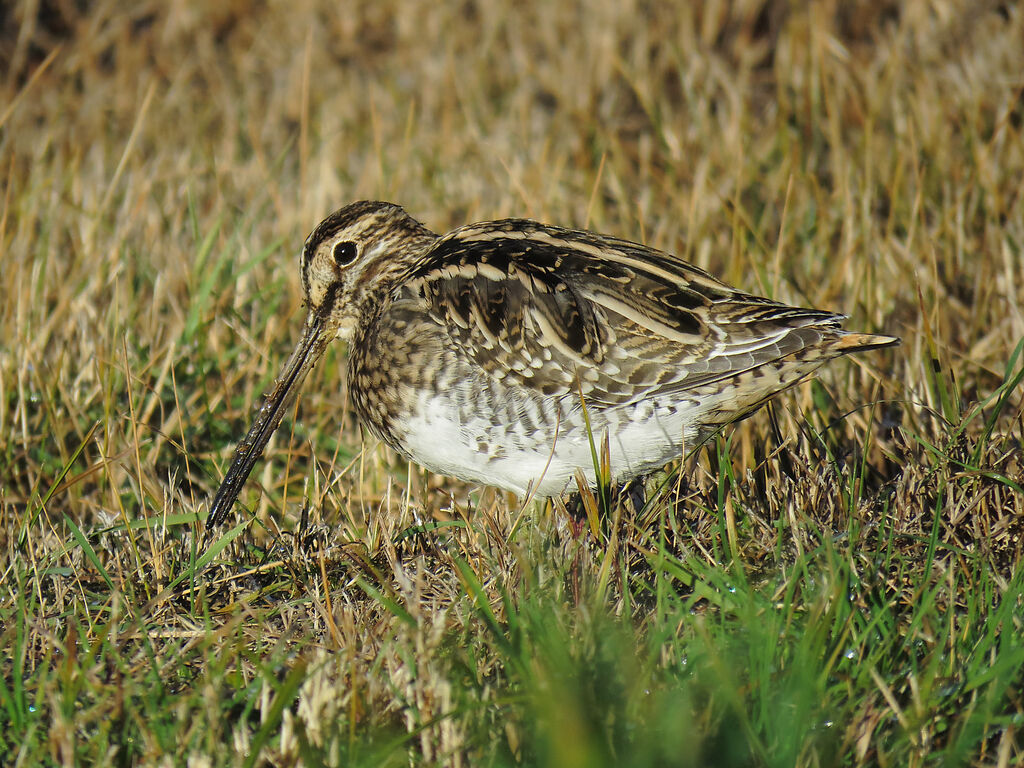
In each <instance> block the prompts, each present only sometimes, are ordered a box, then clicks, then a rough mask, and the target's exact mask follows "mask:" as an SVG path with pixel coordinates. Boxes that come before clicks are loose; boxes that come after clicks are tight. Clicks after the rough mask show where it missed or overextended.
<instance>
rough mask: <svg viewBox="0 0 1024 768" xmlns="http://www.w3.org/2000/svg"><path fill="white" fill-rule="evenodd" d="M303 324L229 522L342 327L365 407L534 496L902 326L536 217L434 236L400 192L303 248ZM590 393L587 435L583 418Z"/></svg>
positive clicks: (396, 434)
mask: <svg viewBox="0 0 1024 768" xmlns="http://www.w3.org/2000/svg"><path fill="white" fill-rule="evenodd" d="M301 268H302V287H303V290H304V292H305V296H306V307H307V310H308V314H307V316H306V323H305V328H304V330H303V334H302V339H301V340H300V341H299V344H298V346H297V347H296V349H295V351H294V352H293V353H292V356H291V357H290V358H289V360H288V362H287V363H285V366H284V369H283V370H282V371H281V374H280V376H279V377H278V380H277V384H276V385H275V387H274V389H273V391H272V392H271V393H270V394H269V395H268V396H267V398H266V401H265V402H264V405H263V408H262V409H261V411H260V413H259V415H258V416H257V418H256V421H255V423H254V424H253V425H252V428H251V429H250V430H249V433H248V434H247V435H246V436H245V438H244V439H243V440H242V442H241V443H239V445H238V448H237V450H236V453H235V457H234V461H233V462H232V464H231V467H230V469H229V470H228V473H227V475H226V476H225V478H224V481H223V483H222V484H221V486H220V488H219V490H218V491H217V495H216V497H215V498H214V501H213V504H212V506H211V508H210V515H209V518H208V520H207V525H208V526H214V525H217V524H219V523H220V522H221V521H222V520H223V519H224V517H225V515H226V514H227V512H228V510H229V509H230V508H231V506H232V504H233V503H234V501H235V499H236V498H237V496H238V494H239V492H240V490H241V488H242V484H243V483H244V482H245V480H246V478H247V477H248V476H249V473H250V472H251V471H252V468H253V465H254V464H255V463H256V461H257V460H258V459H259V457H260V455H261V454H262V452H263V449H264V447H265V446H266V444H267V441H268V440H269V439H270V436H271V435H272V434H273V432H274V430H275V429H277V426H278V424H280V422H281V419H282V417H283V415H284V413H285V411H286V410H287V409H288V407H289V405H290V404H291V403H292V402H293V401H294V398H295V397H296V394H297V393H298V390H299V386H300V384H301V383H302V381H303V379H304V378H305V377H306V375H307V374H308V373H309V371H310V369H311V368H312V367H313V366H314V365H315V364H316V362H317V361H318V360H319V359H320V358H321V356H322V355H323V353H324V350H325V349H326V348H327V345H328V344H330V342H331V341H333V340H334V339H336V338H340V339H343V340H345V341H347V342H349V363H348V377H349V378H348V381H349V389H350V392H351V397H352V402H353V403H354V405H355V409H356V413H357V414H358V416H359V419H360V420H361V421H362V423H363V424H364V425H365V426H366V427H367V428H368V429H369V430H370V431H371V432H372V433H373V434H374V435H376V436H377V437H379V438H380V439H381V440H383V441H384V442H386V443H387V444H388V445H390V446H391V447H392V448H394V449H395V450H396V451H398V452H399V453H401V454H402V455H404V456H406V457H408V458H410V459H412V460H413V461H415V462H416V463H418V464H420V465H422V466H424V467H426V468H427V469H429V470H431V471H433V472H437V473H440V474H444V475H451V476H453V477H457V478H460V479H462V480H467V481H470V482H474V483H481V484H485V485H493V486H497V487H499V488H503V489H506V490H509V491H513V492H515V493H517V494H519V495H521V496H522V495H525V494H527V493H528V492H536V493H538V494H540V495H554V494H559V493H561V492H562V491H564V490H565V489H566V487H567V486H568V485H569V484H570V483H572V482H574V481H573V477H574V474H575V472H576V470H577V469H582V470H583V471H584V473H585V474H586V475H587V476H588V477H591V478H592V477H593V474H594V469H593V462H592V458H591V456H592V454H591V435H593V436H594V437H595V438H600V437H601V436H603V435H604V434H605V433H606V432H607V434H608V436H609V439H610V447H611V466H612V469H613V471H614V473H615V479H616V480H617V481H625V480H628V479H630V478H632V477H635V476H637V475H640V474H643V473H645V472H649V471H651V470H654V469H656V468H659V467H661V466H663V465H664V464H666V463H667V462H668V461H670V460H671V459H673V458H675V457H677V456H678V455H679V453H680V451H681V448H682V446H683V445H684V443H685V444H687V445H693V444H695V442H696V441H697V440H699V439H700V437H701V436H702V435H704V434H706V433H707V432H708V431H709V430H713V429H715V428H717V427H718V426H720V425H721V424H724V423H727V422H730V421H733V420H735V419H737V418H739V417H740V416H743V415H745V414H746V413H748V412H750V411H751V410H753V409H754V408H756V407H757V406H759V405H760V404H762V403H764V402H765V401H766V400H767V399H768V398H770V397H772V396H773V395H775V394H777V393H778V392H780V391H781V390H783V389H786V388H787V387H789V386H792V385H793V384H795V383H796V382H798V381H799V380H800V379H802V378H804V377H805V376H807V375H808V374H810V373H811V372H812V371H814V370H815V369H816V368H818V367H819V366H821V365H822V364H823V363H825V362H826V361H828V360H830V359H832V358H834V357H838V356H840V355H845V354H848V353H850V352H858V351H861V350H866V349H874V348H877V347H887V346H889V345H892V344H896V343H898V342H899V340H898V339H896V338H894V337H891V336H881V335H873V334H862V333H851V332H847V331H844V330H842V328H841V327H840V321H841V320H842V319H843V316H842V315H837V314H834V313H832V312H825V311H822V310H817V309H802V308H799V307H792V306H788V305H786V304H781V303H779V302H776V301H772V300H771V299H766V298H761V297H758V296H752V295H750V294H747V293H743V292H742V291H739V290H737V289H735V288H732V287H730V286H728V285H726V284H724V283H722V282H720V281H719V280H717V279H715V278H714V277H712V276H711V275H709V274H708V273H706V272H704V271H703V270H701V269H698V268H697V267H694V266H692V265H690V264H688V263H686V262H685V261H683V260H682V259H680V258H678V257H676V256H673V255H672V254H669V253H664V252H662V251H657V250H655V249H653V248H648V247H646V246H643V245H639V244H637V243H631V242H629V241H626V240H620V239H617V238H614V237H607V236H604V235H598V234H594V233H592V232H583V231H574V230H569V229H563V228H561V227H554V226H548V225H544V224H538V223H537V222H534V221H529V220H525V219H506V220H502V221H489V222H483V223H480V224H470V225H468V226H465V227H460V228H459V229H456V230H453V231H452V232H449V233H448V234H446V235H443V236H438V235H437V234H435V233H434V232H431V231H430V230H429V229H427V228H426V227H424V226H423V225H422V224H420V223H419V222H418V221H416V220H415V219H413V218H412V217H411V216H409V215H408V214H407V213H406V212H405V211H404V210H403V209H402V208H400V207H399V206H397V205H394V204H391V203H385V202H358V203H353V204H351V205H348V206H346V207H344V208H342V209H341V210H339V211H336V212H335V213H333V214H331V215H330V216H329V217H327V218H326V219H325V220H324V221H323V222H321V223H320V225H319V226H317V228H316V229H315V230H313V233H312V234H311V235H310V236H309V238H308V239H307V240H306V243H305V246H304V247H303V249H302V259H301ZM582 403H585V404H586V409H587V414H588V416H589V421H590V428H591V432H590V433H588V431H587V427H586V423H585V420H584V417H583V407H582Z"/></svg>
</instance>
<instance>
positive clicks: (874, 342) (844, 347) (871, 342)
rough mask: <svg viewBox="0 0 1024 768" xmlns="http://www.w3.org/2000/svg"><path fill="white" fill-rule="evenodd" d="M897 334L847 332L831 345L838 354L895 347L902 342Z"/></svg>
mask: <svg viewBox="0 0 1024 768" xmlns="http://www.w3.org/2000/svg"><path fill="white" fill-rule="evenodd" d="M900 341H901V340H900V339H899V338H898V337H896V336H883V335H882V334H876V333H852V332H847V333H843V334H842V335H841V336H839V337H838V338H837V339H836V340H835V341H833V342H832V344H831V345H830V346H831V347H832V349H833V350H835V353H836V354H837V355H848V354H850V353H851V352H863V351H865V350H868V349H882V348H884V347H893V346H896V345H897V344H899V343H900Z"/></svg>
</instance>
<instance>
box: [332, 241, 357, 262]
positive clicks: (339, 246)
mask: <svg viewBox="0 0 1024 768" xmlns="http://www.w3.org/2000/svg"><path fill="white" fill-rule="evenodd" d="M331 255H332V256H334V263H335V264H337V265H338V266H339V267H347V266H348V265H349V264H351V263H352V262H353V261H355V260H356V256H357V253H356V244H355V243H353V242H352V241H351V240H343V241H342V242H340V243H335V244H334V250H333V251H331Z"/></svg>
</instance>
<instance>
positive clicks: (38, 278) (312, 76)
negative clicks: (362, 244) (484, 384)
mask: <svg viewBox="0 0 1024 768" xmlns="http://www.w3.org/2000/svg"><path fill="white" fill-rule="evenodd" d="M1022 41H1024V13H1022V11H1021V9H1020V8H1019V7H1018V6H1017V5H1016V4H1015V3H988V2H981V3H974V2H966V0H965V1H964V2H962V3H958V2H951V1H950V0H911V2H903V3H901V2H887V1H886V0H861V1H860V2H856V3H847V2H839V0H833V1H832V2H820V3H799V2H794V3H789V2H785V0H777V1H773V0H745V1H744V2H737V3H733V4H730V3H725V2H710V1H709V2H706V3H644V2H630V1H629V0H596V1H593V2H579V3H547V2H540V1H538V2H529V3H524V2H519V3H501V2H497V0H467V1H466V2H460V3H412V2H407V3H403V2H399V1H398V0H372V1H371V0H367V2H339V3H330V2H320V3H318V2H313V1H312V0H309V1H308V2H296V3H285V2H279V3H273V2H272V3H243V2H233V1H232V0H222V1H221V2H214V3H205V2H198V1H196V2H187V1H186V0H177V1H176V2H174V1H172V2H166V1H164V0H160V1H157V0H144V1H143V2H104V1H103V0H100V1H99V2H93V3H76V2H70V1H69V2H42V3H40V2H34V1H33V0H15V2H13V3H5V4H4V6H3V9H2V10H0V179H2V190H0V275H2V286H3V294H2V298H0V573H2V588H0V638H2V643H0V647H2V657H0V658H2V666H0V671H2V675H0V763H3V764H5V765H24V766H29V765H37V764H42V763H49V764H64V765H72V764H106V765H143V764H155V765H174V764H188V765H190V766H207V765H254V764H273V765H295V764H305V765H319V764H328V765H374V766H376V765H394V766H399V765H454V766H480V765H543V766H600V765H629V766H645V765H652V766H653V765H695V766H696V765H716V766H718V765H722V766H728V765H778V766H794V765H798V766H822V765H847V766H861V765H893V766H895V765H900V766H902V765H937V764H941V765H977V766H982V765H984V766H993V765H1000V766H1005V765H1011V764H1020V762H1019V761H1021V760H1022V759H1024V742H1022V738H1021V727H1022V724H1024V723H1022V718H1024V696H1022V694H1021V690H1022V686H1024V643H1022V641H1021V635H1022V632H1024V626H1022V625H1024V606H1022V594H1024V593H1022V587H1024V575H1022V574H1021V567H1020V564H1021V558H1022V552H1021V548H1022V534H1024V490H1022V485H1024V477H1022V475H1024V469H1022V453H1021V451H1022V449H1021V445H1022V439H1024V424H1022V394H1021V393H1022V387H1021V379H1022V376H1024V359H1022V358H1024V355H1022V353H1021V340H1022V338H1024V253H1022V251H1024V127H1022V123H1024V95H1022V91H1024V45H1022ZM359 198H382V199H390V200H394V201H396V202H399V203H401V204H403V205H404V206H406V207H407V208H408V210H409V211H410V212H411V213H412V214H413V215H414V216H416V217H417V218H419V219H421V220H422V221H424V222H425V223H427V224H428V225H429V226H431V227H432V228H434V229H437V230H446V229H448V228H450V227H453V226H456V225H459V224H463V223H467V222H469V221H473V220H481V219H487V218H495V217H500V216H512V215H528V216H531V217H534V218H538V219H542V220H545V221H549V222H553V223H558V224H562V225H567V226H580V227H583V226H588V227H590V228H593V229H596V230H599V231H604V232H608V233H612V234H615V235H619V236H623V237H629V238H633V239H637V240H642V241H644V242H647V243H650V244H652V245H655V246H658V247H661V248H665V249H670V250H674V251H675V252H677V253H680V254H683V255H685V256H686V257H688V258H690V259H692V260H693V261H695V262H696V263H697V264H699V265H701V266H703V267H705V268H707V269H709V270H711V271H712V272H714V273H716V274H718V275H720V276H722V277H723V278H725V279H727V280H729V281H730V282H733V283H735V284H737V285H740V286H742V287H744V288H746V289H748V290H750V291H753V292H761V293H765V294H767V295H771V296H775V297H778V298H781V299H784V300H787V301H792V302H795V303H801V304H808V305H814V306H819V307H822V308H827V309H834V310H838V311H843V312H846V313H848V314H849V315H850V320H849V323H848V325H849V327H851V328H854V329H857V330H864V331H875V332H885V333H893V334H896V335H899V336H901V337H902V338H903V345H902V346H901V347H899V348H897V349H895V350H884V351H879V352H871V353H867V354H864V355H861V356H859V357H858V358H856V359H850V360H842V361H837V362H835V363H833V364H832V365H830V366H829V367H828V368H827V369H826V370H824V371H823V373H822V376H821V379H820V381H819V382H816V383H812V384H804V385H801V386H800V387H798V388H797V389H795V390H793V391H792V392H790V393H787V394H786V395H785V396H783V397H782V398H781V399H780V400H779V401H777V403H776V405H775V407H774V408H773V409H772V410H771V411H768V410H764V411H762V412H760V413H759V414H758V415H756V416H755V417H753V418H751V419H748V420H746V421H744V422H742V423H741V424H738V425H736V426H734V427H732V428H730V429H728V430H726V431H725V432H724V433H723V435H722V436H721V437H719V438H718V439H716V440H713V441H712V442H710V443H709V444H708V445H706V446H704V448H702V449H701V450H700V451H699V452H697V453H696V455H694V456H692V457H690V458H689V459H687V460H686V461H685V462H683V464H682V467H681V469H680V470H679V471H675V470H672V471H670V472H668V473H666V474H665V476H664V477H661V478H655V479H654V481H652V485H651V488H650V489H649V494H648V496H649V500H648V503H647V504H646V505H645V506H644V507H643V508H642V509H639V510H637V509H634V508H633V507H632V506H631V505H630V504H629V503H623V504H619V503H616V502H615V501H614V500H612V503H610V504H605V505H603V507H602V505H597V506H594V507H592V508H591V509H590V512H591V515H590V517H589V518H588V520H587V521H586V523H585V524H583V525H579V524H574V523H572V522H570V521H569V519H568V518H567V516H566V514H565V512H564V510H563V509H559V508H557V507H551V506H548V507H540V506H537V505H531V506H529V507H527V508H526V509H520V508H519V507H518V506H517V505H516V502H515V500H514V499H511V498H505V497H504V496H502V495H500V494H496V493H495V492H494V491H493V490H487V489H482V490H481V489H475V488H468V487H466V486H464V485H460V484H458V483H456V482H454V481H451V480H449V479H447V478H438V477H432V476H427V475H425V474H424V473H423V471H422V470H419V469H417V468H416V467H415V466H409V465H408V464H407V463H406V462H403V461H401V460H400V459H398V458H397V457H395V456H394V455H392V454H390V453H388V452H387V451H386V450H384V449H383V448H381V447H380V446H377V445H374V444H373V443H371V442H363V440H362V439H361V436H360V433H359V430H358V427H357V425H356V424H355V423H354V421H353V418H352V415H351V412H350V410H349V408H348V407H347V404H346V393H345V383H344V360H345V350H344V349H343V348H342V346H341V345H338V346H337V348H336V349H334V350H333V351H332V352H331V353H329V355H328V358H327V360H326V362H325V363H324V364H323V365H322V366H321V367H320V368H318V369H317V370H316V371H315V372H314V374H313V375H312V376H311V377H310V380H309V381H308V382H307V386H306V393H305V396H304V397H303V399H302V400H301V402H300V405H299V406H298V408H297V411H296V414H295V416H296V418H295V419H288V420H287V421H286V422H285V427H284V429H282V431H281V433H280V434H279V435H278V436H277V438H276V439H275V442H274V443H273V444H272V446H271V450H270V451H269V452H268V455H267V458H266V460H265V461H264V462H263V463H262V464H261V465H260V467H259V468H258V469H257V471H256V472H255V473H254V475H253V478H252V479H251V481H250V483H249V484H248V486H247V487H246V489H245V491H244V492H243V494H242V497H241V504H239V505H238V506H236V508H235V514H234V516H233V519H232V520H231V521H230V523H229V525H228V526H226V527H225V529H224V530H221V531H217V532H215V533H214V534H213V535H212V536H210V538H209V540H208V543H210V544H211V549H209V550H205V549H204V548H203V547H204V541H203V525H202V522H201V521H202V519H203V518H204V517H205V512H206V504H207V499H208V498H209V495H210V493H211V492H212V490H213V489H215V488H216V486H217V483H218V481H219V479H220V477H221V476H222V474H223V471H224V469H225V468H226V463H227V461H228V460H229V458H230V455H231V451H232V449H233V447H234V443H235V441H236V440H237V439H238V438H239V437H241V436H242V434H243V433H244V430H245V428H246V426H247V425H248V421H249V419H250V417H251V415H252V408H253V407H254V406H255V405H256V404H257V403H258V401H259V399H260V396H261V393H262V392H264V391H266V390H268V389H269V387H270V384H271V381H272V378H273V376H274V374H275V373H276V371H277V369H278V366H279V365H280V363H281V361H282V358H283V356H284V355H285V354H286V353H287V352H288V350H289V349H290V347H291V345H292V344H293V342H294V341H295V339H296V337H297V334H298V332H299V329H300V326H301V322H302V313H301V310H300V302H301V295H300V290H299V281H298V274H297V270H296V257H297V253H298V249H299V248H300V246H301V243H302V240H303V239H304V237H305V235H306V233H307V232H308V231H309V230H310V229H311V228H312V226H313V225H314V224H315V223H316V222H317V221H318V220H319V218H320V217H321V216H323V215H325V214H326V213H328V212H329V211H331V210H332V209H333V208H336V207H338V206H340V205H342V204H344V203H346V202H348V201H351V200H354V199H359ZM659 483H660V485H659ZM599 507H601V508H599Z"/></svg>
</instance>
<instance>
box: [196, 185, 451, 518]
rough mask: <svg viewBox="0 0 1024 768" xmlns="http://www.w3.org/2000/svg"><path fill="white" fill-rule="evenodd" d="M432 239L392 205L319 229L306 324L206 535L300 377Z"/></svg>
mask: <svg viewBox="0 0 1024 768" xmlns="http://www.w3.org/2000/svg"><path fill="white" fill-rule="evenodd" d="M436 239H437V235H435V234H434V233H433V232H431V231H430V230H429V229H427V228H426V227H424V226H423V225H422V224H420V223H419V222H418V221H416V220H415V219H414V218H412V217H411V216H410V215H409V214H407V213H406V212H405V211H404V210H403V209H402V208H400V207H399V206H397V205H394V204H393V203H382V202H369V201H362V202H358V203H352V204H351V205H347V206H345V207H344V208H341V209H339V210H337V211H335V212H334V213H332V214H331V215H330V216H328V217H327V218H326V219H324V220H323V221H322V222H320V224H319V225H317V227H316V229H314V230H313V232H312V234H310V236H309V237H308V238H306V243H305V245H304V246H303V248H302V258H301V268H302V273H301V274H302V290H303V293H304V294H305V303H306V310H307V314H306V324H305V327H304V328H303V331H302V338H301V339H300V340H299V343H298V345H297V346H296V347H295V351H294V352H292V355H291V357H290V358H288V362H286V363H285V364H284V367H283V368H282V369H281V373H280V374H279V375H278V377H277V383H276V384H275V385H274V389H273V391H271V393H270V394H269V395H267V397H266V400H264V402H263V407H262V408H260V412H259V414H258V415H257V416H256V420H255V421H254V422H253V425H252V427H251V428H250V429H249V432H248V434H246V436H245V437H244V438H243V439H242V441H241V442H240V443H239V444H238V447H237V448H236V449H235V458H234V459H233V460H232V462H231V467H230V468H229V469H228V471H227V474H226V475H224V480H223V481H222V482H221V485H220V488H218V489H217V494H216V496H215V497H214V500H213V504H211V505H210V514H209V516H208V517H207V521H206V525H207V529H208V530H209V529H212V528H213V527H214V526H216V525H219V524H220V523H221V521H223V519H224V517H225V516H226V515H227V513H228V511H229V510H230V509H231V506H232V504H234V502H235V499H236V498H238V494H239V493H240V492H241V490H242V485H243V484H244V483H245V481H246V479H247V478H248V477H249V473H250V472H252V468H253V466H254V465H255V464H256V461H257V460H258V459H259V458H260V456H261V455H262V454H263V450H264V449H265V448H266V445H267V443H268V442H269V441H270V438H271V436H272V435H273V434H274V431H275V430H276V429H277V427H278V425H279V424H280V423H281V419H282V418H283V417H284V414H285V412H286V411H287V410H288V408H289V407H290V406H291V404H292V403H293V402H295V398H296V397H297V396H298V393H299V387H300V385H301V384H302V381H303V379H305V378H306V374H308V373H309V371H310V370H312V368H313V366H314V365H316V363H317V361H318V360H319V359H320V358H321V357H323V354H324V351H325V350H326V349H327V346H328V345H329V344H330V343H331V342H332V341H333V340H334V339H336V338H340V339H343V340H346V341H348V340H350V339H352V337H353V335H354V334H355V330H356V327H357V325H358V324H359V321H360V319H362V318H365V317H367V316H368V315H369V314H370V313H372V311H373V309H374V306H375V302H379V301H381V300H382V298H383V297H384V296H386V295H387V294H388V293H389V292H390V291H391V290H393V288H394V287H395V286H396V285H397V281H398V280H399V279H400V278H401V276H402V275H403V274H405V273H406V272H407V271H408V270H409V269H410V268H411V267H412V266H414V265H415V263H416V257H417V256H418V255H419V254H420V253H422V252H423V250H425V249H426V248H427V247H428V246H429V245H430V244H431V243H432V242H433V241H434V240H436Z"/></svg>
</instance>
